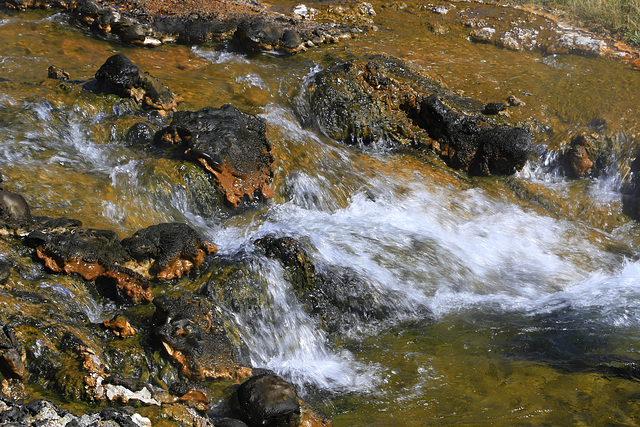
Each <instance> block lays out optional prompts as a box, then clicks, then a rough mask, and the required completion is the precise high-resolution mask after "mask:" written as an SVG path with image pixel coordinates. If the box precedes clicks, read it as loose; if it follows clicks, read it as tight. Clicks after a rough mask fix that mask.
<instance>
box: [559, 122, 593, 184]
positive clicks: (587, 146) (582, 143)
mask: <svg viewBox="0 0 640 427" xmlns="http://www.w3.org/2000/svg"><path fill="white" fill-rule="evenodd" d="M598 139H599V137H598V135H597V134H588V133H587V132H583V133H581V134H580V135H577V136H576V137H574V138H573V139H572V140H571V143H570V147H569V149H568V150H567V151H566V152H565V153H564V163H565V167H566V169H567V173H568V175H570V176H572V177H574V178H582V177H583V176H584V175H585V174H587V173H589V172H591V168H592V167H593V166H594V162H593V160H591V159H590V158H589V151H590V150H591V151H592V152H593V151H595V148H594V147H595V146H596V145H597V144H596V142H597V140H598Z"/></svg>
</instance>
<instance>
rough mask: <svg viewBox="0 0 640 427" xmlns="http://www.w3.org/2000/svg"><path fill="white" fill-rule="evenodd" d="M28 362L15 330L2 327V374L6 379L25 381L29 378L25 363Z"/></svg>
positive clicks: (0, 360) (0, 337)
mask: <svg viewBox="0 0 640 427" xmlns="http://www.w3.org/2000/svg"><path fill="white" fill-rule="evenodd" d="M26 360H27V356H26V353H25V351H24V347H22V344H21V343H20V341H18V338H17V337H16V334H15V332H14V331H13V328H12V327H11V326H9V325H2V329H1V330H0V372H1V373H2V375H4V377H5V378H9V379H10V378H15V379H18V380H20V381H24V380H25V379H26V377H27V369H26V367H25V365H24V363H25V362H26Z"/></svg>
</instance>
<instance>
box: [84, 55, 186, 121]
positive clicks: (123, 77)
mask: <svg viewBox="0 0 640 427" xmlns="http://www.w3.org/2000/svg"><path fill="white" fill-rule="evenodd" d="M96 80H97V81H98V83H99V84H100V85H101V86H102V88H103V90H105V91H113V92H114V93H116V94H117V95H119V96H122V97H126V98H132V99H133V100H135V101H136V102H137V103H139V104H141V105H143V106H145V107H147V108H153V109H156V110H161V111H175V110H176V109H177V108H178V104H179V103H180V102H181V101H183V98H182V97H181V96H178V95H175V94H173V93H172V92H171V91H170V90H169V88H167V87H166V86H165V85H163V84H162V83H160V81H159V80H158V79H156V78H155V77H153V76H152V75H150V74H149V73H147V72H143V71H142V70H140V68H139V67H138V66H137V65H135V64H134V63H133V62H131V60H129V58H127V57H126V56H124V55H122V54H116V55H113V56H111V57H109V59H107V61H106V62H105V63H104V64H103V65H102V66H101V67H100V69H99V70H98V71H97V72H96Z"/></svg>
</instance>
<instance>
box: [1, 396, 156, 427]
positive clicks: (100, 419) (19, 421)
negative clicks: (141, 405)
mask: <svg viewBox="0 0 640 427" xmlns="http://www.w3.org/2000/svg"><path fill="white" fill-rule="evenodd" d="M0 422H1V423H2V424H3V425H7V426H9V425H11V426H25V425H26V426H45V425H46V426H78V427H79V426H88V425H92V426H94V425H96V426H97V425H100V426H102V425H104V426H106V425H110V426H114V427H115V426H118V427H147V426H151V420H149V419H148V418H146V417H143V416H141V415H139V414H137V413H135V412H134V411H133V408H129V410H127V409H116V408H107V409H103V410H100V411H95V412H93V413H88V414H85V415H82V416H76V415H74V414H72V413H70V412H69V411H67V410H64V409H61V408H60V407H58V406H57V405H56V404H54V403H53V402H51V401H49V400H45V399H37V400H33V401H31V402H29V403H26V404H24V405H17V404H15V403H12V402H0Z"/></svg>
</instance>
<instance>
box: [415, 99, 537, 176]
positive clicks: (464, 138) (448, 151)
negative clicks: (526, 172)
mask: <svg viewBox="0 0 640 427" xmlns="http://www.w3.org/2000/svg"><path fill="white" fill-rule="evenodd" d="M420 117H421V119H422V120H423V125H424V126H425V128H426V129H427V130H428V131H429V135H430V136H431V137H432V138H433V139H435V140H437V141H438V142H439V144H440V150H441V152H442V155H443V156H445V160H447V162H448V163H449V164H450V165H451V166H453V167H455V168H458V169H463V170H467V171H468V172H469V173H470V174H472V175H489V174H502V175H509V174H513V173H514V172H516V171H518V170H520V169H522V168H523V167H524V165H525V163H526V162H527V159H528V157H529V155H530V154H531V152H532V149H533V145H532V142H531V134H530V133H529V132H528V131H526V130H525V129H522V128H493V127H492V126H490V125H488V124H487V123H484V122H481V121H480V120H478V119H476V118H473V117H471V116H467V115H464V114H462V113H457V112H454V111H453V110H452V109H451V108H449V107H447V106H446V105H444V104H443V103H442V101H440V99H439V97H438V96H437V95H431V96H429V97H427V98H425V99H423V101H422V104H421V110H420Z"/></svg>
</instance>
